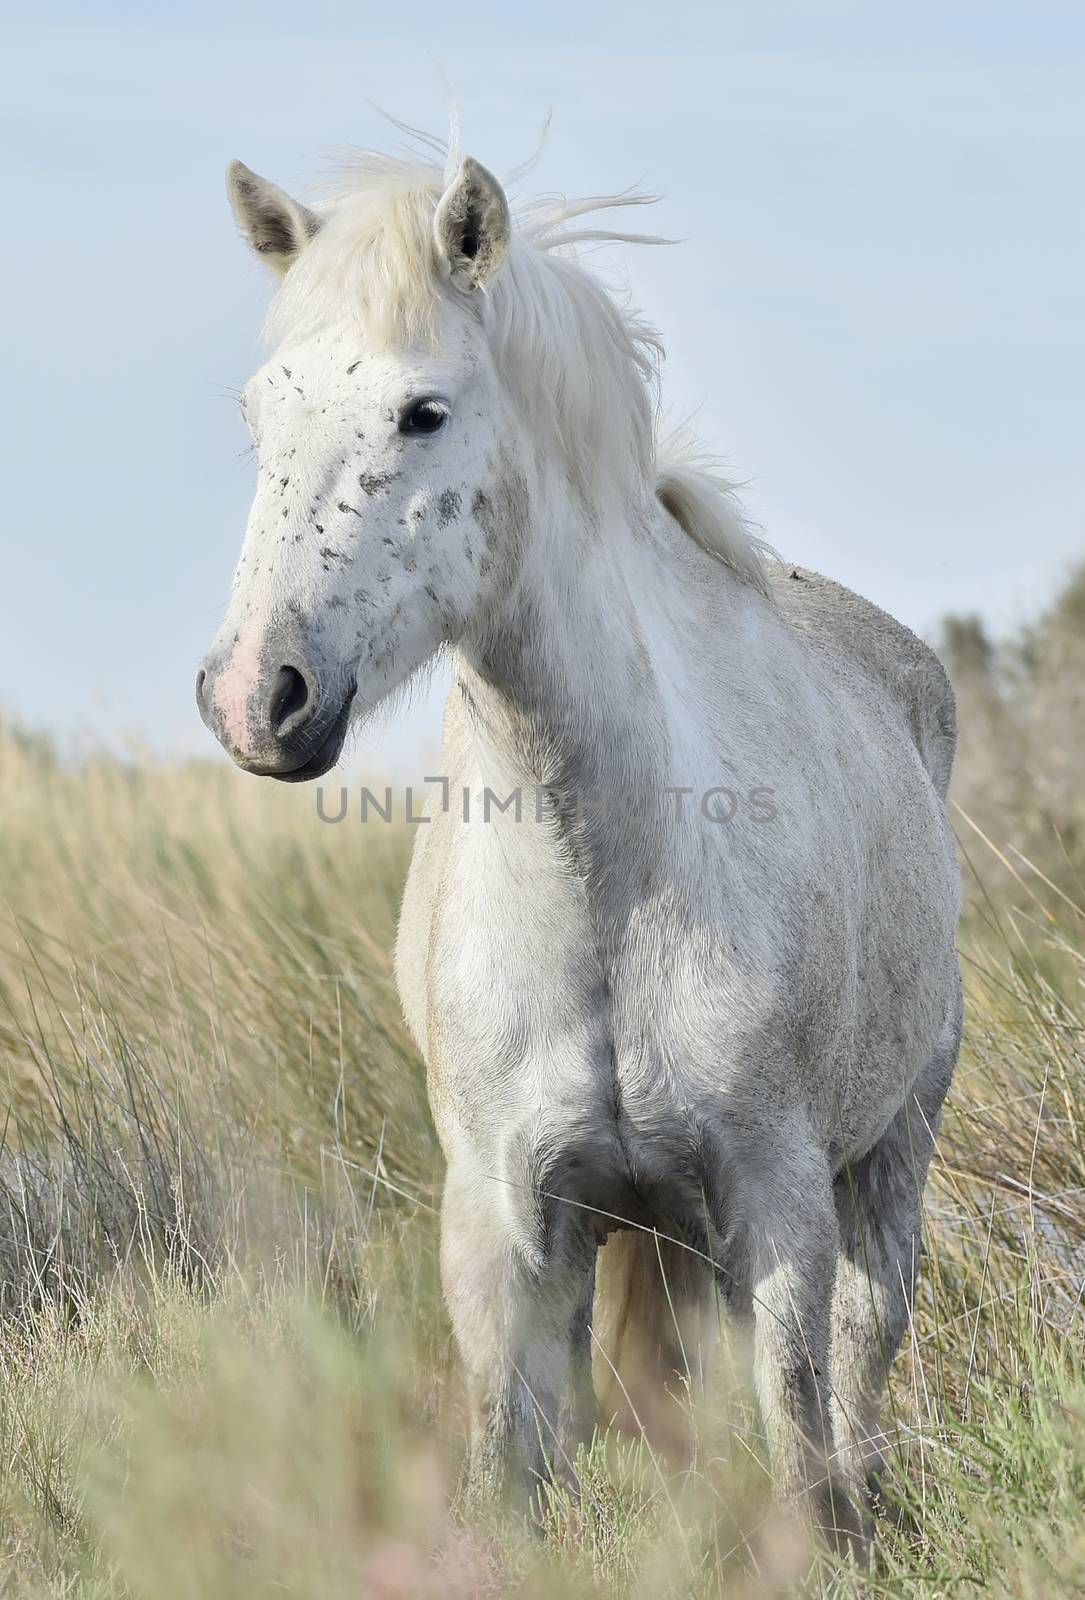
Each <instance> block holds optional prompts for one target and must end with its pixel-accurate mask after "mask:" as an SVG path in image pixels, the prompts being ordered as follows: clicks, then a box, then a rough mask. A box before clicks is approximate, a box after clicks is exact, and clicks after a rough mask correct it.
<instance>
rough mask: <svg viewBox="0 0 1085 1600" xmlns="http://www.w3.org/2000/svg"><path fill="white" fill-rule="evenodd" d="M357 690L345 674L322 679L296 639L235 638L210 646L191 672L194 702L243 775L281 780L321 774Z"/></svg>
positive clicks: (338, 744) (337, 745)
mask: <svg viewBox="0 0 1085 1600" xmlns="http://www.w3.org/2000/svg"><path fill="white" fill-rule="evenodd" d="M356 688H357V679H356V677H355V674H354V672H353V671H351V672H348V673H343V672H342V671H341V670H340V671H337V672H336V673H335V674H334V679H332V678H330V677H328V678H324V679H322V676H321V674H320V673H319V672H318V671H317V670H316V668H315V667H314V666H313V664H312V662H311V660H310V659H309V658H308V656H307V654H306V652H305V651H304V650H303V649H302V648H300V641H298V640H289V639H286V638H284V637H283V636H282V635H275V636H274V637H271V638H265V639H264V640H262V641H260V643H259V644H257V643H255V642H254V641H246V640H244V639H239V638H235V640H234V642H233V644H232V645H231V646H230V647H229V648H228V649H227V650H225V651H223V650H219V649H218V648H217V647H212V650H211V652H210V653H209V654H208V656H207V657H206V658H205V660H204V662H203V665H202V666H201V667H200V670H199V672H198V673H197V675H196V703H197V705H198V706H199V709H200V716H201V717H202V718H203V720H204V722H205V723H206V724H207V726H208V727H209V728H210V730H211V732H212V733H213V734H214V735H215V738H216V739H217V740H218V741H219V743H220V744H221V745H222V746H223V748H224V749H225V750H226V751H227V752H228V754H229V755H230V756H231V757H232V759H233V760H234V761H235V762H236V763H237V765H238V766H239V767H241V768H242V769H243V770H244V771H245V772H251V773H254V774H255V775H256V776H257V777H261V778H278V779H280V780H281V781H283V782H285V783H304V782H305V781H306V780H307V779H310V778H319V777H322V776H323V774H324V773H325V772H327V771H328V769H329V768H330V767H333V766H334V765H335V763H336V762H337V761H338V759H339V755H340V752H341V751H342V748H343V741H344V740H345V738H346V735H347V728H348V726H349V724H350V713H351V707H352V705H353V702H354V694H355V690H356Z"/></svg>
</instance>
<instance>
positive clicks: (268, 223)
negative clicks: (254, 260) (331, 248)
mask: <svg viewBox="0 0 1085 1600" xmlns="http://www.w3.org/2000/svg"><path fill="white" fill-rule="evenodd" d="M226 193H227V195H228V196H229V199H230V205H231V206H232V207H233V213H234V216H235V217H236V218H237V221H238V225H239V226H240V228H241V232H242V233H243V234H244V235H245V237H246V239H247V240H248V241H249V243H250V244H251V245H252V248H253V249H254V250H255V251H256V253H257V255H258V256H260V257H262V259H263V260H264V261H266V262H267V264H268V266H269V267H270V268H271V270H272V272H274V273H276V274H277V275H278V276H279V277H280V278H281V277H284V276H285V274H286V273H287V272H288V271H289V270H290V268H291V267H292V266H293V265H294V262H295V261H296V260H297V259H298V257H299V256H300V254H301V252H302V251H303V250H304V249H305V246H306V245H307V244H308V243H309V240H310V239H312V238H313V236H314V234H315V233H316V232H317V229H318V228H319V227H320V218H319V217H318V216H317V214H316V212H315V211H310V210H309V208H308V206H303V205H302V204H301V202H300V201H298V200H292V199H291V198H290V196H289V195H288V194H286V193H285V192H284V191H283V190H282V189H280V188H279V187H278V185H277V184H274V183H269V182H268V181H267V179H266V178H260V177H258V176H257V174H256V173H255V172H250V171H249V169H248V167H247V166H246V165H245V163H244V162H243V161H231V162H230V165H229V166H228V167H227V168H226Z"/></svg>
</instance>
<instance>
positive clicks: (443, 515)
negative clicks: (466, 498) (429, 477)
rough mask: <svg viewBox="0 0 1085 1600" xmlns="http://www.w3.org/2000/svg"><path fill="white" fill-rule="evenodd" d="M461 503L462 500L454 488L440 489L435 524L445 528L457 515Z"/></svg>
mask: <svg viewBox="0 0 1085 1600" xmlns="http://www.w3.org/2000/svg"><path fill="white" fill-rule="evenodd" d="M462 505H463V501H462V500H461V498H460V496H459V494H458V492H457V491H456V490H455V489H442V490H441V493H440V494H439V495H438V497H437V526H438V527H439V528H447V527H448V525H449V523H450V522H452V521H454V519H455V518H456V517H458V516H459V514H460V508H461V506H462Z"/></svg>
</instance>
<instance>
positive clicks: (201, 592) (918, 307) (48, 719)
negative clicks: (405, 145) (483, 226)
mask: <svg viewBox="0 0 1085 1600" xmlns="http://www.w3.org/2000/svg"><path fill="white" fill-rule="evenodd" d="M0 12H2V16H3V29H2V40H0V43H2V46H3V61H4V66H5V70H4V98H3V110H2V111H0V164H2V177H3V189H4V195H5V202H6V209H7V216H8V229H7V238H8V244H7V247H6V250H5V254H4V260H3V266H2V269H0V270H2V272H3V278H4V287H5V291H6V292H5V304H6V307H7V316H6V318H5V322H6V330H5V332H6V338H5V356H4V363H3V369H4V383H3V386H2V396H3V405H4V411H5V416H4V436H5V440H6V443H7V445H8V461H7V465H6V469H5V474H4V484H5V490H6V493H5V522H6V528H5V552H4V560H3V582H2V587H0V666H2V669H3V683H2V687H0V704H2V705H4V706H5V707H6V709H8V710H13V711H15V712H16V713H18V714H20V715H22V716H24V717H25V718H27V719H29V720H32V721H34V722H36V723H41V724H46V725H50V726H55V727H60V728H64V729H67V730H89V731H92V732H93V733H95V734H101V735H106V736H109V737H116V736H120V735H124V734H127V733H139V734H142V735H143V736H145V737H148V738H150V739H151V740H152V741H153V743H154V744H155V745H157V746H159V747H161V748H163V749H167V750H185V751H201V752H203V753H206V754H208V755H210V754H212V752H213V746H212V743H211V740H210V736H209V735H207V734H206V733H205V732H204V730H203V728H202V726H201V724H200V723H199V720H198V717H197V714H196V710H195V705H194V701H193V695H192V680H193V677H194V673H195V669H196V666H197V663H198V661H199V658H200V656H201V654H202V652H203V650H204V648H205V647H206V645H207V644H208V643H209V641H210V639H211V637H212V634H213V633H214V630H215V627H216V625H217V621H218V618H219V616H220V614H221V609H222V607H223V605H224V602H225V600H226V596H227V593H228V588H229V580H230V574H231V572H232V569H233V564H234V560H235V558H236V555H237V551H238V547H239V543H240V538H241V532H242V527H243V522H244V516H245V511H246V507H247V503H248V498H249V493H250V479H251V467H250V466H249V465H247V464H245V463H242V462H240V461H239V460H238V456H239V453H240V451H241V450H242V448H243V444H244V436H243V432H242V428H241V424H240V421H239V419H238V418H237V416H236V415H235V408H234V406H233V403H232V402H231V401H230V400H229V399H228V398H225V397H223V395H222V394H221V393H220V392H219V388H220V386H221V385H240V384H241V383H242V382H243V381H244V379H245V378H246V377H247V376H248V373H249V372H250V371H251V369H252V367H253V366H254V365H255V363H256V360H257V350H256V334H257V329H258V327H259V323H260V317H261V312H262V308H263V305H264V304H265V302H266V298H267V293H268V286H267V283H266V281H265V279H264V276H263V274H262V272H261V270H260V268H259V266H258V264H257V263H255V262H253V261H252V260H250V258H249V257H248V256H247V254H246V252H245V251H244V249H243V247H242V246H241V244H240V242H239V241H238V239H237V237H236V235H235V230H234V227H233V224H232V221H231V219H230V217H229V214H228V211H227V208H226V202H225V199H224V195H223V178H222V174H223V169H224V167H225V165H226V162H227V160H228V159H229V158H230V157H231V156H234V155H238V156H241V157H242V158H243V159H244V160H245V161H246V162H248V163H249V165H251V166H253V167H255V168H256V169H257V170H259V171H261V172H264V173H265V174H267V175H268V176H270V177H273V178H275V179H276V180H277V181H279V182H282V183H284V184H286V185H288V186H290V185H294V186H299V185H300V186H304V185H305V184H306V183H307V182H310V181H312V180H313V179H314V178H315V177H317V176H318V175H319V172H320V170H321V155H322V152H325V151H327V150H328V149H331V148H334V147H336V146H341V145H343V144H345V143H349V142H354V143H372V142H387V140H388V139H389V137H390V130H388V128H387V126H386V125H385V124H383V123H382V122H381V120H380V118H379V116H378V115H377V113H376V112H375V111H374V110H373V109H372V106H371V102H372V101H377V102H379V103H380V104H381V105H383V106H385V107H386V108H387V109H388V110H389V111H392V112H394V113H395V114H397V115H399V116H401V117H403V118H405V119H406V120H408V121H410V122H414V123H416V124H421V125H423V126H426V127H429V128H432V129H435V130H437V131H442V130H443V127H444V125H445V121H446V105H447V99H446V91H445V87H444V82H443V77H444V76H446V77H447V78H448V80H449V81H450V82H451V83H452V85H453V87H454V90H455V93H456V97H457V99H458V101H459V104H460V107H461V112H462V119H463V127H464V145H465V147H466V148H467V149H468V150H469V151H470V152H471V153H473V154H475V155H477V156H478V158H479V159H480V160H482V161H483V162H485V163H486V164H487V165H488V166H491V167H493V168H495V169H496V170H498V171H500V170H501V169H502V168H505V167H510V166H512V165H514V164H515V163H516V162H518V161H519V160H520V159H521V158H522V157H523V156H524V155H525V154H526V153H527V152H528V151H530V149H531V148H532V146H533V145H534V142H535V139H536V135H537V131H538V128H539V125H540V123H541V120H542V117H543V114H544V112H545V110H546V108H547V107H551V108H552V109H553V114H554V120H553V130H552V134H551V137H550V139H549V142H548V145H547V148H546V152H545V154H544V157H543V160H542V162H541V164H540V167H539V169H538V172H537V175H536V178H535V179H534V180H533V182H535V183H536V184H537V186H538V187H540V188H544V189H555V188H558V189H564V190H566V191H568V192H573V193H576V192H580V193H591V192H598V191H600V190H607V189H615V188H621V187H624V186H625V185H627V184H628V183H630V182H641V183H643V184H644V185H645V186H646V187H648V188H651V189H655V190H660V191H662V192H663V193H664V195H665V199H664V201H663V203H662V204H661V205H660V206H659V207H658V210H657V214H656V216H655V217H654V218H653V219H652V220H651V226H652V227H653V228H654V229H656V230H658V231H659V232H662V233H665V234H668V235H670V236H674V237H678V238H681V239H682V240H683V241H684V242H683V243H681V244H679V245H677V246H675V247H673V248H669V249H666V250H659V251H651V252H649V251H644V250H642V251H633V250H630V249H624V248H618V249H615V250H613V251H608V252H607V254H606V257H605V260H606V264H607V270H608V271H609V272H612V273H614V274H616V275H618V276H622V277H624V278H625V279H626V280H628V282H629V284H630V286H631V288H632V291H633V296H634V299H635V300H636V301H637V302H638V303H639V304H640V305H642V306H643V307H644V308H645V309H646V310H647V311H648V312H649V314H650V315H651V317H652V318H653V320H654V321H655V322H656V323H657V324H658V325H659V327H660V328H661V330H662V332H663V334H664V337H665V340H666V343H667V346H668V349H669V353H670V359H669V361H668V365H667V370H666V375H665V387H666V394H667V398H668V401H669V403H670V404H671V406H672V407H673V408H674V410H676V411H677V412H679V413H683V412H689V411H692V410H693V409H695V408H697V407H699V408H700V410H699V426H700V429H701V431H702V432H703V433H704V435H705V436H706V437H707V439H708V441H709V442H710V444H711V445H712V447H713V448H715V449H716V450H718V451H719V452H720V453H721V454H722V455H723V456H725V457H726V458H727V460H728V461H729V462H730V463H731V465H732V468H733V470H734V472H735V474H736V476H739V477H741V478H743V479H745V480H747V481H748V483H749V489H748V494H747V498H748V501H749V503H750V505H751V507H752V509H753V511H754V513H755V514H756V515H757V517H758V518H759V519H760V521H761V522H762V524H763V526H764V529H765V532H766V535H767V537H768V538H769V539H770V540H771V541H772V542H773V543H774V544H775V545H777V547H778V548H779V549H780V550H781V551H782V552H784V553H785V554H786V555H787V556H789V557H791V558H792V559H795V560H799V561H802V562H804V563H805V564H807V565H810V566H814V567H819V568H821V569H822V570H824V571H826V572H828V573H830V574H832V575H833V576H835V577H837V578H840V579H841V580H843V581H844V582H846V583H848V584H850V585H852V586H853V587H854V588H857V589H859V590H860V591H862V592H863V593H866V594H868V595H869V596H871V598H873V599H875V600H877V601H878V602H879V603H880V604H882V605H884V606H886V607H888V608H889V609H890V610H892V611H895V612H896V613H897V614H898V615H899V616H901V617H902V618H903V619H904V620H905V621H907V622H908V623H910V624H911V625H912V626H913V627H916V628H918V629H920V630H921V631H925V632H928V633H929V632H930V631H931V630H932V629H933V627H934V625H935V624H936V621H937V619H938V617H939V616H940V615H941V614H942V613H943V612H944V611H946V610H947V609H951V608H952V609H958V610H960V609H969V610H972V609H978V610H980V611H982V612H984V613H985V614H986V615H987V616H989V617H990V618H991V620H992V622H993V623H994V624H995V625H996V626H997V627H1006V626H1009V625H1011V624H1012V623H1013V622H1014V621H1016V620H1018V619H1019V618H1021V617H1023V616H1024V615H1027V614H1028V612H1029V611H1030V610H1032V609H1033V608H1035V607H1036V606H1037V605H1039V604H1041V603H1042V602H1043V601H1044V600H1045V599H1046V598H1047V596H1048V595H1049V594H1050V593H1051V592H1052V590H1053V588H1054V586H1055V585H1056V583H1057V582H1058V580H1059V577H1060V575H1061V574H1062V573H1063V572H1064V571H1065V570H1066V568H1067V566H1068V565H1069V564H1070V563H1071V562H1072V561H1074V560H1076V559H1080V558H1081V557H1082V556H1083V555H1085V452H1083V450H1082V435H1083V427H1082V423H1083V404H1082V372H1083V369H1085V299H1083V294H1085V199H1083V194H1085V184H1083V176H1085V110H1083V105H1085V95H1083V91H1085V7H1083V6H1082V5H1081V4H1080V0H1073V3H1070V0H1068V3H1066V4H1061V5H1060V4H1044V3H1040V4H1033V5H1029V6H1024V5H1022V4H1020V3H1015V4H1008V3H1000V0H987V3H984V4H981V3H975V0H966V3H962V4H954V3H953V0H948V3H947V0H913V3H911V4H909V5H907V6H903V5H898V4H895V3H894V4H888V3H881V0H877V3H869V0H868V3H865V4H851V3H847V0H837V3H832V0H824V3H822V0H811V3H802V0H796V3H793V4H783V3H772V0H749V3H743V4H726V3H724V4H715V5H703V6H702V5H692V4H689V5H683V4H662V3H661V4H658V5H655V6H652V7H645V6H643V5H637V4H623V5H616V4H604V5H595V6H590V7H589V6H585V5H583V4H576V5H573V4H570V3H568V0H557V3H552V4H548V5H545V6H537V7H532V8H521V7H516V6H508V5H505V6H502V7H482V6H479V5H476V4H472V3H470V0H467V3H460V0H458V3H457V4H456V5H455V6H451V7H447V8H422V7H417V6H403V7H388V6H387V4H382V5H381V6H380V7H376V6H371V5H369V4H353V5H350V6H346V5H339V6H337V5H328V4H323V5H314V4H310V3H305V4H302V3H299V0H294V3H292V4H290V5H287V4H283V3H279V0H270V3H268V0H261V3H260V4H251V5H249V4H244V5H241V4H233V5H231V4H229V3H215V4H210V3H202V0H197V3H193V4H188V5H185V6H180V5H169V4H158V5H155V6H154V7H153V8H149V7H148V6H147V5H146V4H145V3H141V4H139V5H136V4H113V5H111V4H99V5H95V6H93V7H91V6H88V5H86V4H82V5H75V4H70V5H46V6H44V7H43V6H40V5H35V6H33V7H31V6H25V7H19V6H13V5H11V4H5V5H4V6H3V7H2V8H0ZM152 12H153V15H152V14H151V13H152ZM434 727H435V709H434V707H433V705H432V704H431V703H427V702H424V703H422V704H421V705H419V706H417V707H416V708H415V710H414V711H413V713H412V714H411V715H410V716H409V717H408V718H407V719H406V720H405V721H403V720H401V721H400V723H399V724H398V725H397V726H396V728H395V729H393V730H374V731H372V732H371V733H369V734H368V735H367V736H366V738H365V739H364V740H363V743H362V746H361V752H360V754H361V757H362V759H363V760H365V761H366V762H368V764H369V765H370V766H379V765H381V764H384V765H394V766H400V767H406V768H407V769H408V770H409V769H410V767H411V765H412V763H413V761H414V759H415V754H414V752H415V750H416V747H426V746H430V747H431V746H432V741H433V738H434ZM418 759H419V760H422V759H423V758H422V755H421V750H419V755H418Z"/></svg>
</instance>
